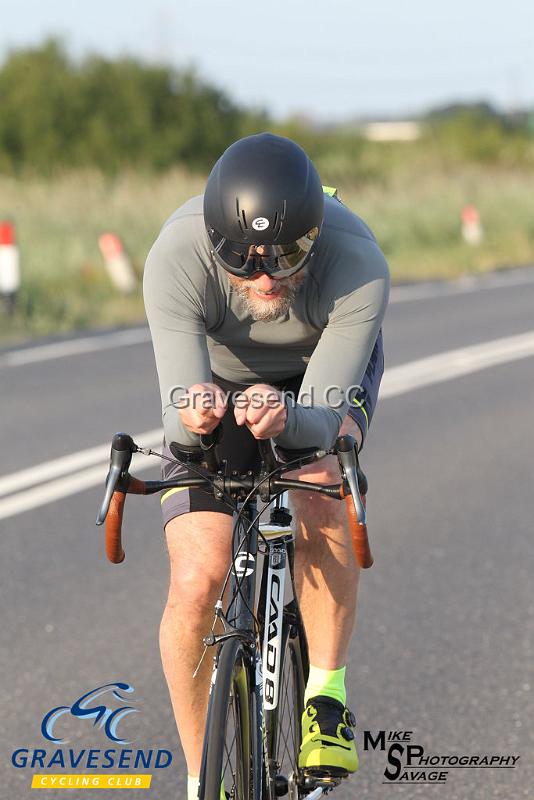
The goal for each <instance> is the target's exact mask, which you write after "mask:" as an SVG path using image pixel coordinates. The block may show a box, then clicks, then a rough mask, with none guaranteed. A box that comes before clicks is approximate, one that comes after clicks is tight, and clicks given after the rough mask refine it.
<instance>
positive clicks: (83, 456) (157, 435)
mask: <svg viewBox="0 0 534 800" xmlns="http://www.w3.org/2000/svg"><path fill="white" fill-rule="evenodd" d="M134 438H135V441H136V442H137V444H139V445H141V446H142V447H153V448H158V449H160V448H161V444H162V441H163V430H162V429H161V428H156V429H155V430H151V431H145V432H144V433H140V434H138V435H137V436H135V437H134ZM109 453H110V443H109V442H108V443H107V444H101V445H98V447H90V448H89V449H88V450H82V451H80V452H78V453H72V455H69V456H63V457H62V458H56V459H54V460H53V461H45V462H43V463H42V464H37V465H36V466H35V467H30V468H29V469H22V470H20V471H19V472H13V473H12V474H11V475H7V476H6V477H4V478H0V497H3V498H4V499H3V500H0V519H5V518H6V517H13V516H15V514H21V513H22V512H23V511H29V510H30V509H32V508H37V507H39V506H43V505H45V504H46V503H52V502H53V501H54V500H60V499H61V498H62V497H68V496H69V495H71V494H76V492H82V491H84V490H85V489H89V488H91V487H92V486H99V485H100V486H102V489H103V488H104V481H105V479H106V475H107V470H108V464H109ZM158 463H159V459H158V458H157V457H156V456H143V455H140V454H137V455H134V456H133V458H132V472H134V473H138V472H141V471H142V470H145V469H148V468H149V467H153V466H154V465H155V464H158ZM30 487H34V488H30ZM12 492H15V494H10V493H12ZM6 495H10V496H8V497H6ZM96 511H97V509H95V517H96Z"/></svg>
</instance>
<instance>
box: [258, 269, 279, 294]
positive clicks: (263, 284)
mask: <svg viewBox="0 0 534 800" xmlns="http://www.w3.org/2000/svg"><path fill="white" fill-rule="evenodd" d="M252 280H253V281H254V284H255V286H256V287H257V288H258V289H261V291H262V292H269V291H270V290H271V289H272V288H273V286H275V285H276V281H275V280H274V279H273V278H271V276H270V275H267V273H266V272H257V273H256V275H254V276H253V277H252Z"/></svg>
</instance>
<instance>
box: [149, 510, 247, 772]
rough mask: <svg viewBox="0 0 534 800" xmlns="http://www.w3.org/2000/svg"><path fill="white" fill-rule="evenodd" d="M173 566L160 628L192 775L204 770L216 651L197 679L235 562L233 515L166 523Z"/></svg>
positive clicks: (205, 514) (198, 516) (201, 515)
mask: <svg viewBox="0 0 534 800" xmlns="http://www.w3.org/2000/svg"><path fill="white" fill-rule="evenodd" d="M165 532H166V535H167V546H168V549H169V559H170V566H171V578H170V586H169V595H168V599H167V605H166V607H165V611H164V612H163V618H162V620H161V627H160V649H161V660H162V663H163V670H164V672H165V677H166V679H167V684H168V687H169V692H170V695H171V701H172V706H173V710H174V716H175V719H176V725H177V727H178V733H179V735H180V740H181V743H182V747H183V750H184V754H185V759H186V761H187V770H188V773H189V774H190V775H199V773H200V761H201V755H202V741H203V737H204V727H205V724H206V714H207V705H208V692H209V684H210V677H211V671H212V667H213V660H212V656H213V653H212V651H211V650H208V652H207V653H206V656H205V658H204V660H203V662H202V666H201V668H200V670H199V672H198V673H197V676H196V678H193V673H194V672H195V670H196V668H197V666H198V662H199V661H200V657H201V656H202V653H203V650H204V645H203V643H202V638H203V637H204V636H205V635H206V634H207V633H208V632H209V631H210V628H211V625H212V622H213V616H214V606H215V602H216V601H217V598H218V596H219V594H220V592H221V587H222V583H223V580H224V577H225V575H226V571H227V569H228V566H229V563H230V552H231V540H232V518H231V517H229V516H227V515H225V514H217V513H214V512H210V511H196V512H193V513H190V514H184V515H182V516H180V517H176V518H175V519H173V520H171V522H169V523H168V524H167V526H166V528H165Z"/></svg>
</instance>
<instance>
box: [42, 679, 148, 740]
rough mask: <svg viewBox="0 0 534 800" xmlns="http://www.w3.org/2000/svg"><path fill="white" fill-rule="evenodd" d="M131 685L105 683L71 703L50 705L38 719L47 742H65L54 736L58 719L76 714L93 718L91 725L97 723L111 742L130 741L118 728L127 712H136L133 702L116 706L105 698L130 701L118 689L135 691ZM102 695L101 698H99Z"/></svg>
mask: <svg viewBox="0 0 534 800" xmlns="http://www.w3.org/2000/svg"><path fill="white" fill-rule="evenodd" d="M134 691H135V690H134V687H133V686H130V684H129V683H118V682H117V683H106V684H105V685H104V686H98V687H97V688H96V689H92V690H91V691H90V692H87V693H86V694H84V695H82V696H81V697H79V698H78V699H77V700H75V701H74V703H73V704H72V705H71V706H57V707H56V708H52V709H51V710H50V711H49V712H48V713H47V714H45V716H44V717H43V721H42V722H41V733H42V734H43V736H44V737H45V739H48V740H49V741H50V742H55V743H56V744H64V743H65V742H67V741H68V739H61V738H60V737H59V736H58V735H57V730H58V729H59V730H61V724H60V720H61V719H62V718H63V720H64V718H65V717H66V716H68V715H70V716H73V717H77V718H78V719H81V720H93V727H96V726H98V727H99V728H101V729H103V730H104V733H105V734H106V736H107V737H108V739H111V741H112V742H116V743H117V744H129V742H128V741H127V740H126V739H122V738H121V737H120V736H119V731H118V727H119V724H120V722H121V721H122V720H123V719H124V717H126V716H128V714H135V713H137V712H138V711H139V709H138V708H134V707H133V706H132V705H121V706H120V707H119V708H116V707H114V706H116V703H113V705H108V703H107V702H106V700H108V701H109V700H111V698H112V697H113V698H115V700H118V701H119V702H120V703H122V704H124V703H127V702H128V701H129V698H127V697H124V695H123V694H121V692H124V693H127V694H131V693H132V692H134ZM105 695H107V698H106V697H105V698H104V700H101V698H103V697H104V696H105Z"/></svg>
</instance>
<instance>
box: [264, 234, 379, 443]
mask: <svg viewBox="0 0 534 800" xmlns="http://www.w3.org/2000/svg"><path fill="white" fill-rule="evenodd" d="M388 296H389V271H388V267H387V263H386V260H385V258H384V256H383V255H382V252H381V250H380V248H379V247H378V245H377V243H376V241H375V240H374V239H361V240H360V241H359V242H358V247H357V248H356V250H355V251H354V252H352V251H351V249H350V248H348V249H347V261H345V263H342V262H341V263H340V264H338V265H337V267H336V268H335V270H334V271H333V273H332V275H331V277H329V279H328V282H327V284H326V286H325V287H324V294H323V300H322V302H323V303H327V309H326V313H327V320H326V326H325V328H324V330H323V332H322V334H321V338H320V340H319V342H318V344H317V346H316V348H315V350H314V352H313V354H312V356H311V358H310V361H309V364H308V368H307V370H306V372H305V374H304V378H303V381H302V386H301V390H300V393H299V397H298V401H297V403H294V404H291V403H288V406H287V412H288V414H287V423H286V426H285V429H284V431H283V432H282V434H281V435H280V436H279V437H278V438H277V440H276V441H277V444H279V445H280V446H281V447H284V448H288V449H291V448H303V447H316V448H319V449H328V448H330V447H332V445H333V443H334V441H335V438H336V436H337V435H338V433H339V428H340V427H341V423H342V421H343V419H344V417H345V415H346V413H347V410H348V407H349V402H350V401H351V398H352V397H354V396H355V395H356V394H357V389H358V387H359V386H360V384H361V382H362V380H363V378H364V375H365V370H366V367H367V364H368V362H369V359H370V357H371V353H372V351H373V347H374V345H375V343H376V340H377V337H378V334H379V331H380V327H381V324H382V320H383V318H384V314H385V311H386V306H387V302H388Z"/></svg>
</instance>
